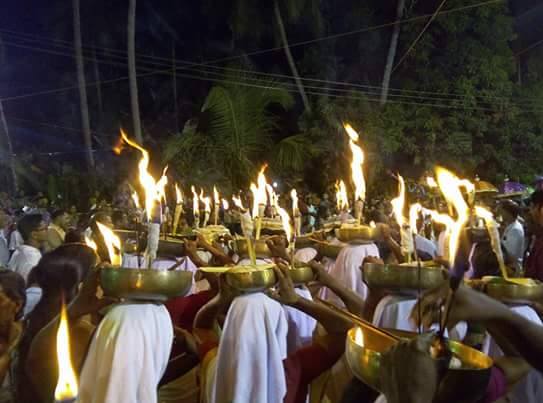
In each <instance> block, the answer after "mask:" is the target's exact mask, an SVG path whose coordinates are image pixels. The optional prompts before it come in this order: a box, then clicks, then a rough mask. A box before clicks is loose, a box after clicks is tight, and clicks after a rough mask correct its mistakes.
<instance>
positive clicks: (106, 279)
mask: <svg viewBox="0 0 543 403" xmlns="http://www.w3.org/2000/svg"><path fill="white" fill-rule="evenodd" d="M100 284H101V287H102V289H103V290H104V295H107V296H109V297H115V298H123V299H132V300H150V301H166V300H168V299H170V298H173V297H182V296H185V295H186V294H187V293H188V292H189V291H190V288H191V286H192V273H191V272H188V271H163V270H145V269H143V270H142V269H126V268H119V267H106V268H103V269H102V270H101V271H100Z"/></svg>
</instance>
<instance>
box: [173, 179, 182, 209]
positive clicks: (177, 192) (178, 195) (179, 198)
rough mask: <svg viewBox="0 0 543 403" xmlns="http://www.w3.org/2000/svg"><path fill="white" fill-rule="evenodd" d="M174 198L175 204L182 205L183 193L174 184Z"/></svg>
mask: <svg viewBox="0 0 543 403" xmlns="http://www.w3.org/2000/svg"><path fill="white" fill-rule="evenodd" d="M175 197H176V200H177V204H183V192H182V191H181V189H180V188H179V185H177V183H176V184H175Z"/></svg>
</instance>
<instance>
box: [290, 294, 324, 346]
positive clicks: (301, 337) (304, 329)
mask: <svg viewBox="0 0 543 403" xmlns="http://www.w3.org/2000/svg"><path fill="white" fill-rule="evenodd" d="M294 291H295V292H296V294H298V295H299V296H301V297H303V298H305V299H308V300H310V301H312V300H313V297H312V296H311V292H310V291H309V290H308V289H307V287H305V286H304V287H300V288H298V287H297V288H295V289H294ZM284 309H285V313H286V314H287V320H288V336H287V347H288V349H287V350H288V353H289V354H290V353H292V352H294V351H296V350H297V349H299V348H300V347H303V346H306V345H308V344H311V341H312V340H313V332H314V331H315V327H316V326H317V321H316V320H315V318H313V317H312V316H309V315H308V314H306V313H303V312H302V311H300V310H298V309H296V308H293V307H290V306H285V307H284Z"/></svg>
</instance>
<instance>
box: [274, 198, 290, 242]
mask: <svg viewBox="0 0 543 403" xmlns="http://www.w3.org/2000/svg"><path fill="white" fill-rule="evenodd" d="M275 208H276V210H277V213H278V214H279V216H280V217H281V223H282V224H283V230H284V231H285V235H286V236H287V240H288V241H289V242H290V241H291V240H292V227H291V226H290V216H289V215H288V213H287V212H286V210H285V209H284V208H282V207H279V205H276V206H275Z"/></svg>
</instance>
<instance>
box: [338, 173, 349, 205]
mask: <svg viewBox="0 0 543 403" xmlns="http://www.w3.org/2000/svg"><path fill="white" fill-rule="evenodd" d="M336 203H337V209H338V210H339V211H343V210H348V209H349V199H348V197H347V187H346V186H345V182H343V181H342V180H341V181H336Z"/></svg>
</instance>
